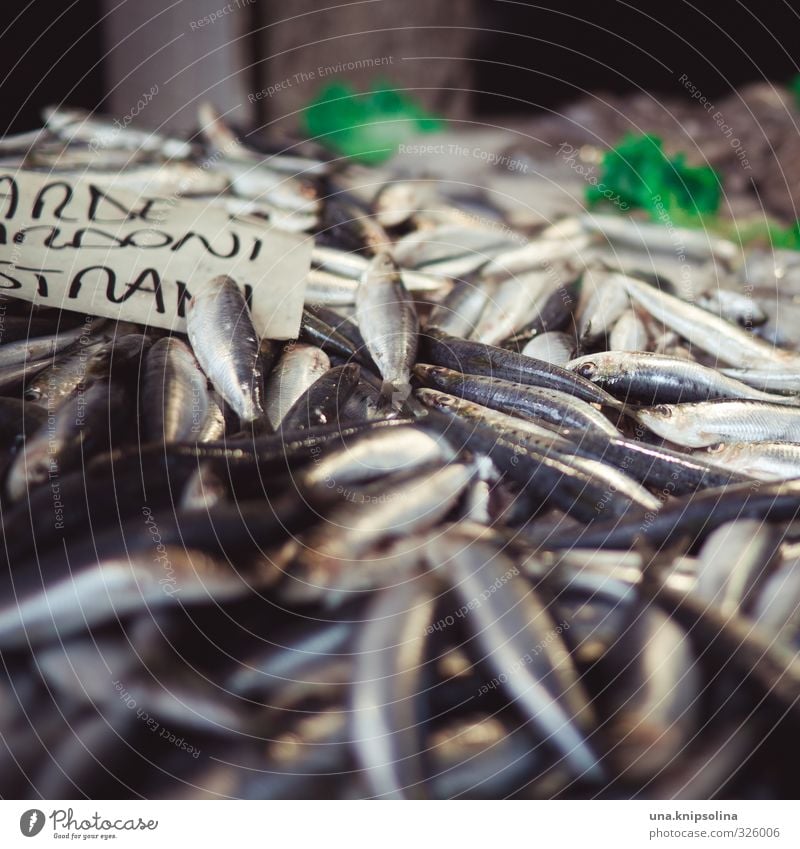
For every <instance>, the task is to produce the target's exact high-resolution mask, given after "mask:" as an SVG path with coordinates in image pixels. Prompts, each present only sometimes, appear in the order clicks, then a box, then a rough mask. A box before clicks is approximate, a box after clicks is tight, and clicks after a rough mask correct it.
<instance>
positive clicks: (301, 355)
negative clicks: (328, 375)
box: [264, 345, 331, 429]
mask: <svg viewBox="0 0 800 849" xmlns="http://www.w3.org/2000/svg"><path fill="white" fill-rule="evenodd" d="M330 367H331V361H330V359H329V358H328V355H327V354H326V353H325V352H324V351H323V350H321V349H320V348H317V347H315V346H313V345H287V347H286V348H285V349H284V352H283V355H282V356H281V358H280V360H279V361H278V365H277V366H275V368H274V369H273V371H272V374H270V376H269V378H268V380H267V385H266V387H265V389H264V395H265V398H266V411H267V417H268V418H269V421H270V423H271V424H272V426H273V428H276V429H277V428H278V427H279V426H280V424H281V422H282V421H283V420H284V418H285V417H286V414H287V413H288V412H289V410H290V409H291V407H292V406H293V405H294V403H295V402H296V401H297V399H298V398H300V397H301V396H302V395H303V393H304V392H305V391H306V390H307V389H308V388H309V387H310V386H311V385H312V384H313V383H314V382H315V381H316V380H317V379H319V378H320V377H322V375H323V374H325V372H326V371H328V369H329V368H330Z"/></svg>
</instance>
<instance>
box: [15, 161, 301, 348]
mask: <svg viewBox="0 0 800 849" xmlns="http://www.w3.org/2000/svg"><path fill="white" fill-rule="evenodd" d="M311 247H312V244H311V239H309V238H306V237H302V236H297V235H295V234H291V233H284V232H282V231H280V230H276V229H275V228H272V227H270V226H269V225H267V224H266V223H265V222H261V221H258V220H254V219H249V218H244V219H240V218H234V217H232V216H230V215H228V213H226V212H225V211H224V210H222V209H219V208H216V207H209V206H207V205H206V204H204V203H203V202H202V201H197V200H187V199H184V198H180V197H177V196H174V197H168V198H162V197H150V196H139V195H137V194H135V193H133V192H129V191H123V190H120V191H117V190H115V189H109V188H108V187H102V188H101V187H99V186H97V185H94V184H93V183H92V180H91V175H90V174H87V175H86V176H85V177H81V178H80V179H77V180H76V179H74V178H70V179H64V178H60V177H59V175H58V174H57V173H50V174H46V173H39V172H35V171H16V172H9V171H0V293H4V294H7V295H10V296H13V297H16V298H22V299H24V300H26V301H33V302H34V303H36V304H42V305H45V306H52V307H59V308H61V309H66V310H74V311H79V312H85V313H91V314H94V315H99V316H103V317H106V318H115V319H122V320H125V321H133V322H138V323H141V324H149V325H151V326H155V327H165V328H169V329H172V330H175V331H183V330H184V329H185V321H186V307H187V302H188V299H189V298H190V297H191V295H192V293H194V292H198V291H200V289H201V288H202V287H203V286H204V285H205V284H206V283H208V282H209V281H210V280H212V279H213V278H214V277H216V276H217V275H219V274H227V275H228V276H230V277H232V278H233V279H234V280H236V282H237V283H238V284H239V285H240V286H242V288H243V290H244V292H245V295H246V296H247V298H248V300H249V302H250V304H251V309H252V313H253V322H254V324H255V327H256V330H257V331H258V332H259V333H260V334H261V335H262V336H266V337H268V338H271V339H291V338H294V337H296V335H297V331H298V328H299V327H300V318H301V314H302V309H303V296H304V291H305V281H306V277H307V275H308V269H309V264H310V261H311Z"/></svg>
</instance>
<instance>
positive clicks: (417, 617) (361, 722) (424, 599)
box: [351, 581, 436, 799]
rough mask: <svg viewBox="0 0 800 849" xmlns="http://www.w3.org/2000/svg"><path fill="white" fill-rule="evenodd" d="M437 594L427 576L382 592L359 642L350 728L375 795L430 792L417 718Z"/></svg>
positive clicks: (413, 796)
mask: <svg viewBox="0 0 800 849" xmlns="http://www.w3.org/2000/svg"><path fill="white" fill-rule="evenodd" d="M435 602H436V596H435V595H434V593H433V592H432V590H431V588H430V586H429V585H428V584H427V582H425V581H415V582H406V583H402V584H398V585H397V586H395V587H391V588H389V589H386V590H384V591H383V592H382V593H379V594H378V596H377V597H376V599H375V601H374V603H373V604H372V605H371V606H370V609H369V612H368V616H369V624H368V625H367V626H366V627H365V628H364V629H363V632H362V635H361V638H360V639H359V642H358V645H357V646H356V652H357V660H356V668H355V671H354V676H353V697H352V712H351V729H352V739H353V747H354V750H355V754H356V758H357V761H358V763H359V764H360V766H361V768H362V769H363V770H365V774H366V777H367V782H368V792H369V796H370V797H371V798H377V799H420V798H425V796H426V795H427V792H426V790H425V783H424V780H423V773H422V768H421V761H420V758H419V757H418V755H419V753H420V751H422V748H423V746H424V741H423V729H422V728H421V727H420V724H419V722H418V720H417V711H418V701H419V699H420V694H421V692H422V690H423V676H424V673H425V629H426V627H427V626H428V625H429V624H430V623H431V621H432V620H433V617H434V610H435Z"/></svg>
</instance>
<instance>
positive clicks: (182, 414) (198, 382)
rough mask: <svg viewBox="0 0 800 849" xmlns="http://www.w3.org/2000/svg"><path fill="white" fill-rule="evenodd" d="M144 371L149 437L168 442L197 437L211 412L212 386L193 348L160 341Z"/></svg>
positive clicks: (166, 339) (180, 343) (183, 343)
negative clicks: (198, 362) (209, 396)
mask: <svg viewBox="0 0 800 849" xmlns="http://www.w3.org/2000/svg"><path fill="white" fill-rule="evenodd" d="M144 372H145V373H144V387H143V393H144V401H145V404H146V415H145V416H144V417H143V418H144V426H145V427H144V429H145V436H146V438H147V439H151V440H155V441H158V442H167V443H168V442H183V441H184V440H188V439H191V438H192V437H195V436H197V435H198V434H199V433H200V431H201V430H202V428H203V425H204V423H205V421H206V417H207V416H208V412H209V399H208V385H207V381H206V376H205V375H204V374H203V372H202V371H201V370H200V366H199V365H198V364H197V360H195V358H194V355H193V354H192V352H191V350H190V349H189V346H188V345H187V344H186V343H185V342H182V341H181V340H180V339H175V338H172V337H169V338H165V339H159V340H158V342H156V343H155V344H154V345H153V346H152V347H151V348H150V350H149V351H148V352H147V358H146V360H145V369H144Z"/></svg>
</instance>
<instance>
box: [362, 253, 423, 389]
mask: <svg viewBox="0 0 800 849" xmlns="http://www.w3.org/2000/svg"><path fill="white" fill-rule="evenodd" d="M356 315H357V316H358V324H359V329H360V330H361V333H362V335H363V336H364V342H365V343H366V346H367V349H368V350H369V353H370V355H371V356H372V359H373V360H374V361H375V363H376V364H377V366H378V369H379V370H380V373H381V377H382V378H383V380H384V394H385V395H387V396H390V395H391V394H393V393H394V392H400V393H403V392H404V393H405V394H406V395H407V394H408V391H407V388H408V386H409V382H410V380H411V366H412V365H413V363H414V360H415V358H416V354H417V332H418V329H419V324H418V320H417V313H416V310H415V309H414V304H413V302H412V301H411V298H410V296H409V294H408V291H407V290H406V288H405V286H404V285H403V281H402V279H401V278H400V275H399V273H398V270H397V266H396V265H395V264H394V262H393V261H392V259H391V257H390V256H389V255H388V254H385V253H382V254H378V255H377V256H376V257H375V258H374V259H373V260H372V261H371V263H370V265H369V266H368V267H367V269H366V270H365V272H364V276H363V277H362V278H361V283H360V284H359V288H358V302H357V304H356Z"/></svg>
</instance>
